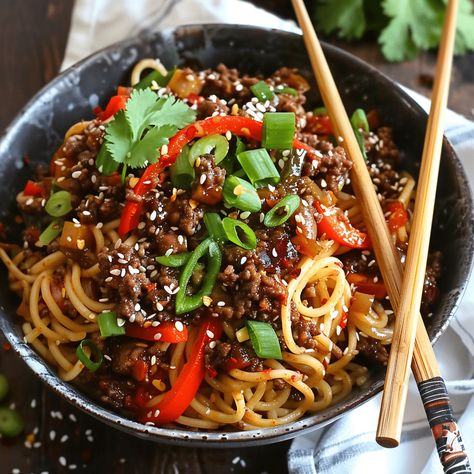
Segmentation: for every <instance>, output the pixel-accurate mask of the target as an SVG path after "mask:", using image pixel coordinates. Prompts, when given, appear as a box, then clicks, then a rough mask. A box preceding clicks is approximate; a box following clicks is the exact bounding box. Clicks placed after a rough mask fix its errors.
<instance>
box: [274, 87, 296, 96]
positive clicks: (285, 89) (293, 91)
mask: <svg viewBox="0 0 474 474" xmlns="http://www.w3.org/2000/svg"><path fill="white" fill-rule="evenodd" d="M275 92H276V93H277V94H288V95H292V96H295V97H296V96H297V95H298V91H297V90H296V89H293V87H275Z"/></svg>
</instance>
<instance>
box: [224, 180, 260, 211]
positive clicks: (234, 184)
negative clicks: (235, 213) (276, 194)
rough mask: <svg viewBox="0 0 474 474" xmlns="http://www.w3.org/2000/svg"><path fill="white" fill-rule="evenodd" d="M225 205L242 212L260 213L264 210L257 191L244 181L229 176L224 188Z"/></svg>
mask: <svg viewBox="0 0 474 474" xmlns="http://www.w3.org/2000/svg"><path fill="white" fill-rule="evenodd" d="M222 196H223V198H224V204H227V205H228V206H229V207H235V208H237V209H240V210H241V211H250V212H258V211H259V210H260V209H261V208H262V203H261V201H260V197H259V196H258V193H257V190H256V189H255V188H254V187H253V186H252V185H251V184H250V183H249V182H248V181H245V180H244V179H240V178H238V177H237V176H232V175H231V176H229V177H228V178H227V179H226V180H225V181H224V186H223V187H222Z"/></svg>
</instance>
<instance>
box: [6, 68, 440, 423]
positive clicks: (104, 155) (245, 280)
mask: <svg viewBox="0 0 474 474" xmlns="http://www.w3.org/2000/svg"><path fill="white" fill-rule="evenodd" d="M308 91H309V85H308V82H307V81H306V80H305V79H304V77H303V76H301V75H300V74H299V73H298V71H296V70H293V69H289V68H286V67H285V68H281V69H279V70H278V71H276V72H275V73H273V74H272V75H271V76H269V77H264V76H257V77H254V76H249V75H245V74H241V73H240V72H239V71H237V70H235V69H228V68H227V67H226V66H224V65H219V66H218V67H217V69H216V70H205V71H194V70H191V69H188V68H185V69H179V68H178V69H177V68H175V69H173V70H170V71H167V70H166V69H165V68H164V67H163V65H162V64H161V63H160V62H159V61H157V60H152V59H147V60H143V61H141V62H140V63H138V64H137V65H136V66H135V68H134V70H133V72H132V84H131V86H130V87H128V86H124V85H121V86H119V87H118V89H117V94H116V95H114V96H113V97H111V98H110V100H109V102H108V104H107V105H106V106H105V108H104V109H103V110H102V109H99V108H97V109H96V110H95V111H94V112H95V118H91V119H90V120H87V121H83V122H79V123H76V124H74V125H72V126H71V128H70V129H69V130H68V132H67V133H66V135H65V137H64V142H63V143H62V144H61V145H60V146H59V148H58V149H57V151H56V152H55V153H54V155H53V157H52V159H51V162H50V164H49V168H48V171H45V170H44V169H38V171H37V172H36V174H35V175H32V176H30V179H29V180H28V181H27V182H26V183H25V187H24V189H23V191H21V192H19V194H18V196H17V204H18V209H19V211H20V212H21V214H22V219H23V222H24V229H23V234H22V242H21V243H18V242H17V243H16V244H10V243H9V244H0V258H1V260H2V261H3V263H4V264H5V266H6V268H7V270H8V272H9V285H10V288H11V290H12V291H14V292H15V293H17V294H18V295H19V297H20V298H21V302H20V304H19V307H18V310H17V313H18V315H19V316H20V317H22V318H23V326H22V327H23V331H24V334H25V341H26V342H27V343H28V344H31V345H32V346H33V347H34V348H35V350H36V351H37V352H38V353H39V354H40V355H41V356H42V357H43V358H44V359H45V360H46V361H47V362H48V363H49V364H51V365H52V366H54V367H55V368H56V369H57V372H58V374H59V376H60V377H61V378H62V379H63V380H66V381H71V382H72V383H74V384H76V385H77V386H79V387H81V389H83V390H84V391H87V392H88V393H89V394H90V395H92V396H93V397H95V398H96V399H97V400H99V401H100V402H101V403H103V404H104V405H107V406H109V407H111V408H112V409H114V410H116V411H117V412H120V413H123V414H125V415H126V416H128V417H130V418H133V419H136V420H139V421H141V422H143V423H150V424H155V425H169V424H177V425H181V426H185V427H190V428H197V429H204V430H217V429H219V428H222V427H225V428H226V429H228V426H229V425H230V426H233V427H234V428H235V429H242V430H249V429H253V428H264V427H272V426H275V425H279V424H283V423H288V422H290V421H294V420H296V419H298V418H301V417H302V416H304V415H305V414H307V413H314V412H318V411H321V410H324V409H325V408H326V407H328V406H330V405H331V404H334V403H337V402H338V401H340V400H342V399H343V398H344V397H347V396H348V395H349V394H350V393H351V391H352V390H353V388H354V387H355V386H363V385H364V383H365V381H366V380H367V377H368V373H369V370H371V369H372V368H373V367H375V366H377V365H382V366H383V365H384V364H386V362H387V354H388V352H387V351H388V350H389V347H390V342H391V337H392V326H393V318H394V315H393V312H392V311H391V307H390V302H389V301H388V299H387V297H386V290H385V286H384V283H383V281H382V278H381V276H380V273H379V270H378V266H377V262H376V261H375V258H374V255H373V253H372V249H371V242H370V239H369V238H368V236H367V233H366V229H365V228H364V223H363V220H362V216H361V212H360V207H359V204H358V201H357V199H356V198H355V196H354V193H353V190H352V188H351V183H350V178H349V171H350V168H351V162H350V160H349V159H348V157H347V156H346V155H345V152H344V150H343V148H342V147H341V146H339V137H337V136H334V135H333V131H332V125H331V121H330V120H329V117H327V114H326V111H325V109H324V108H321V107H318V108H316V109H314V108H313V110H311V109H310V107H307V109H305V105H306V100H307V98H306V93H307V92H308ZM315 105H316V104H315ZM91 116H92V112H91ZM374 117H376V112H374V111H370V114H369V118H370V120H368V119H367V115H366V113H365V112H364V111H363V110H362V109H357V110H356V111H354V114H353V116H352V124H353V127H354V129H355V130H356V133H357V135H358V139H359V144H360V146H361V147H362V148H363V151H364V153H365V156H366V158H367V166H368V169H369V171H370V174H371V176H372V180H373V183H374V186H375V187H376V189H377V192H378V193H379V199H380V202H381V204H382V206H383V208H384V211H385V213H386V214H385V215H386V218H387V223H388V225H389V228H390V231H391V232H392V236H393V239H394V241H395V242H396V244H397V246H398V248H399V250H400V256H401V258H402V259H403V258H404V253H405V250H406V244H407V240H408V236H409V232H410V221H411V209H412V207H413V199H414V191H415V181H414V179H413V178H412V177H411V176H410V175H409V174H408V173H405V172H403V171H398V170H397V166H398V158H399V151H398V149H397V147H396V145H395V143H394V139H393V137H392V131H391V130H390V129H389V128H387V127H383V126H382V127H379V126H377V127H375V125H372V127H373V128H372V129H370V126H369V124H375V123H376V122H379V119H378V118H377V120H374ZM439 258H440V255H439V254H438V253H434V254H432V255H431V258H430V265H429V267H428V271H427V278H426V282H427V283H426V287H425V292H424V307H425V310H427V311H429V308H430V305H432V303H433V302H434V301H435V300H436V296H437V286H436V280H437V278H438V276H439V269H440V264H439Z"/></svg>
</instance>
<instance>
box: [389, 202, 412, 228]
mask: <svg viewBox="0 0 474 474" xmlns="http://www.w3.org/2000/svg"><path fill="white" fill-rule="evenodd" d="M387 209H388V210H389V211H390V212H391V214H390V217H389V218H388V228H389V229H390V232H392V233H394V232H396V231H397V230H398V229H399V228H400V227H403V226H404V225H405V224H406V223H407V222H408V214H407V211H406V210H405V206H404V205H403V203H402V202H400V201H393V202H389V203H388V204H387Z"/></svg>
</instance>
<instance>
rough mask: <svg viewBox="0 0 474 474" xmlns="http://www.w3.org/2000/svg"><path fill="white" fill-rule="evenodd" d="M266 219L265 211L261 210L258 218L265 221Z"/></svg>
mask: <svg viewBox="0 0 474 474" xmlns="http://www.w3.org/2000/svg"><path fill="white" fill-rule="evenodd" d="M264 219H265V214H264V213H263V212H261V213H260V215H259V216H258V220H259V221H260V222H263V220H264Z"/></svg>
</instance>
